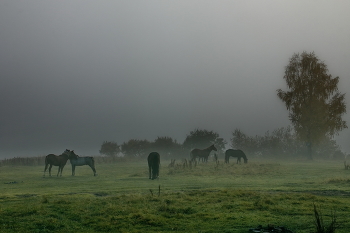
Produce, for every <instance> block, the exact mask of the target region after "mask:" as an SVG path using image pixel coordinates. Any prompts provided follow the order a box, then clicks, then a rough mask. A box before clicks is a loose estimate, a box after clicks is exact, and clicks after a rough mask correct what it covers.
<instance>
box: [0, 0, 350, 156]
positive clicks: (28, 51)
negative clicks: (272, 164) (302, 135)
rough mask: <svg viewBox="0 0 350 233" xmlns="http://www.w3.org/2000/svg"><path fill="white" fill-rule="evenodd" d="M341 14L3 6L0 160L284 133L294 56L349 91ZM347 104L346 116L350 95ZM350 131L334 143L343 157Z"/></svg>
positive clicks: (165, 5)
mask: <svg viewBox="0 0 350 233" xmlns="http://www.w3.org/2000/svg"><path fill="white" fill-rule="evenodd" d="M349 9H350V1H340V0H339V1H294V0H293V1H211V0H210V1H204V0H200V1H188V0H186V1H153V0H149V1H136V0H135V1H129V0H125V1H87V0H81V1H79V0H75V1H70V0H69V1H65V0H60V1H37V0H34V1H23V0H22V1H20V0H19V1H12V0H3V1H0V22H1V23H0V81H1V85H0V108H1V112H0V122H1V125H0V157H2V158H4V157H13V156H38V155H45V154H48V153H60V152H62V151H63V150H64V149H66V148H68V149H74V150H75V151H76V152H77V153H78V154H81V155H96V154H98V150H99V149H100V146H101V144H102V142H103V141H104V140H108V141H116V142H117V143H118V144H121V143H123V142H125V141H128V140H129V139H148V140H150V141H153V140H154V139H155V138H157V136H169V137H172V138H174V139H176V140H178V141H179V142H181V143H182V142H183V141H184V139H185V137H186V134H188V133H189V132H190V131H191V130H193V129H195V128H201V129H207V130H213V131H215V132H217V133H219V134H220V136H222V137H224V138H225V140H226V141H229V139H230V137H231V135H232V134H231V133H232V131H233V130H234V129H236V128H239V129H241V130H242V131H243V132H245V133H246V134H248V135H251V136H254V135H263V134H264V133H265V132H266V131H268V130H270V131H272V130H274V129H276V128H279V127H285V126H288V125H289V124H290V123H289V120H288V112H287V110H286V108H285V107H284V105H283V103H282V102H281V101H280V100H279V99H278V98H277V95H276V93H277V92H276V90H277V89H278V88H282V89H283V90H286V84H285V81H284V80H283V75H284V68H285V66H286V65H288V62H289V59H290V57H291V56H292V55H293V54H294V53H302V52H303V51H307V52H313V51H314V52H315V54H316V55H317V56H318V57H319V58H320V60H322V61H324V62H325V63H326V64H327V65H328V68H329V73H330V74H332V76H333V77H336V76H339V77H340V85H339V87H340V91H341V92H342V93H347V90H349V88H350V14H349ZM346 103H347V104H348V112H349V111H350V110H349V108H350V105H349V104H350V94H349V93H348V94H346ZM344 120H346V121H347V122H348V125H349V126H350V113H347V115H345V116H344ZM349 131H350V130H349V129H346V130H344V131H342V132H341V133H340V136H339V137H337V141H338V143H339V144H340V145H341V146H342V149H343V150H344V151H346V152H347V153H350V143H349V142H350V132H349Z"/></svg>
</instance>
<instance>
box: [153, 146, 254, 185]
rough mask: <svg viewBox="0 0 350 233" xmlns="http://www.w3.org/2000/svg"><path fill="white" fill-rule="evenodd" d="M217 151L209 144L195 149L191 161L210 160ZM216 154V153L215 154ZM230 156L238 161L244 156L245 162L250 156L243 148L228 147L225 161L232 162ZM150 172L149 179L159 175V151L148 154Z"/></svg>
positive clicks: (191, 153) (191, 154)
mask: <svg viewBox="0 0 350 233" xmlns="http://www.w3.org/2000/svg"><path fill="white" fill-rule="evenodd" d="M212 151H217V149H216V147H215V146H214V145H211V146H209V147H208V148H205V149H193V150H192V151H191V152H190V161H196V159H197V158H198V160H202V161H204V162H207V161H208V157H209V155H210V152H212ZM215 155H216V154H215ZM230 157H233V158H237V163H241V159H242V158H243V160H244V163H248V158H247V156H246V155H245V153H244V152H243V151H242V150H236V149H228V150H226V151H225V163H229V162H230ZM147 161H148V171H149V172H148V173H149V179H151V180H154V179H157V178H158V177H159V165H160V155H159V153H158V152H152V153H150V154H149V155H148V158H147Z"/></svg>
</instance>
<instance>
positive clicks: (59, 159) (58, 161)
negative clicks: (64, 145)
mask: <svg viewBox="0 0 350 233" xmlns="http://www.w3.org/2000/svg"><path fill="white" fill-rule="evenodd" d="M70 156H71V151H70V150H67V149H66V150H65V151H64V152H63V153H62V154H61V155H58V156H57V155H54V154H49V155H47V156H46V157H45V170H44V177H45V173H46V170H47V167H48V166H49V164H50V167H49V175H50V176H51V168H52V166H58V173H57V176H58V175H59V174H60V172H61V176H62V171H63V168H64V166H65V165H66V163H67V160H68V159H69V158H70Z"/></svg>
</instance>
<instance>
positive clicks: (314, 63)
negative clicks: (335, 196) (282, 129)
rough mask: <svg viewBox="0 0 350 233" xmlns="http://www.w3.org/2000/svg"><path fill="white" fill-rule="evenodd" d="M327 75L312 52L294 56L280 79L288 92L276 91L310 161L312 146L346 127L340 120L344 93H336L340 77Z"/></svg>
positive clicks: (343, 111) (324, 68)
mask: <svg viewBox="0 0 350 233" xmlns="http://www.w3.org/2000/svg"><path fill="white" fill-rule="evenodd" d="M327 72H328V69H327V66H326V65H325V64H324V63H323V62H321V61H320V60H319V59H318V58H317V57H316V56H315V54H314V53H306V52H303V53H302V54H301V55H300V54H294V55H293V56H292V58H291V59H290V61H289V64H288V65H287V66H286V69H285V75H284V77H283V78H284V79H285V80H286V83H287V87H288V88H289V90H288V91H282V90H281V89H278V90H277V96H278V97H279V98H280V99H281V100H282V101H283V102H284V103H285V105H286V107H287V110H288V111H289V119H290V120H291V122H292V125H293V127H294V130H295V132H296V135H297V136H298V137H299V138H300V139H301V140H302V141H304V142H305V143H306V146H307V148H308V157H309V159H312V145H313V144H317V143H319V142H320V141H321V140H322V139H324V138H325V137H327V136H329V137H333V136H334V135H335V134H337V133H338V132H339V131H341V130H343V129H344V128H347V125H346V122H345V121H343V120H342V115H343V114H345V113H346V105H345V101H344V97H345V94H341V93H340V92H339V91H338V82H339V77H336V78H332V76H331V75H329V74H327Z"/></svg>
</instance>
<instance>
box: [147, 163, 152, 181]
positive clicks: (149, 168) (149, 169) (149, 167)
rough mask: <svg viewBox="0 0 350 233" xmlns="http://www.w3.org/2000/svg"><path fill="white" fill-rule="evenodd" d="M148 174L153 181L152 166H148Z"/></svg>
mask: <svg viewBox="0 0 350 233" xmlns="http://www.w3.org/2000/svg"><path fill="white" fill-rule="evenodd" d="M148 173H149V179H152V177H151V165H148Z"/></svg>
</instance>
